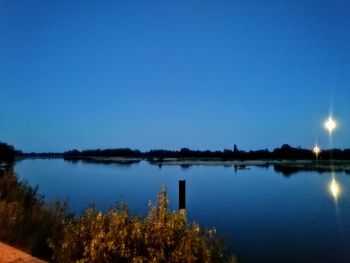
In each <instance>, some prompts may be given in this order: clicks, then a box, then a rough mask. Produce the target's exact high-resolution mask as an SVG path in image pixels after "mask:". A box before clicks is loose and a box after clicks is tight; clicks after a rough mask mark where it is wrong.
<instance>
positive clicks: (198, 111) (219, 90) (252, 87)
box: [0, 0, 350, 151]
mask: <svg viewBox="0 0 350 263" xmlns="http://www.w3.org/2000/svg"><path fill="white" fill-rule="evenodd" d="M349 10H350V4H349V3H348V1H332V0H329V1H320V0H315V1H307V0H304V1H301V0H300V1H281V0H278V1H249V0H248V1H247V0H241V1H234V0H233V1H189V0H186V1H173V0H171V1H170V0H162V1H35V0H34V1H25V0H23V1H16V0H8V1H6V0H0V33H1V34H0V55H1V56H0V99H1V100H0V101H1V110H0V140H1V141H4V142H7V143H10V144H13V145H15V147H16V148H19V149H22V150H24V151H64V150H68V149H72V148H77V149H86V148H112V147H131V148H138V149H141V150H148V149H152V148H167V149H179V148H181V147H190V148H195V149H213V150H214V149H223V148H232V147H233V144H237V145H238V148H240V149H244V150H249V149H258V148H269V149H272V148H274V147H277V146H280V145H281V144H283V143H289V144H291V145H293V146H302V147H312V146H313V144H314V143H315V141H316V140H317V141H318V142H319V144H321V146H323V147H326V148H327V147H328V136H327V134H326V133H325V131H324V129H323V127H322V122H323V120H324V119H325V118H326V117H327V116H328V114H329V112H330V110H332V111H333V114H334V116H335V118H337V119H338V120H339V122H340V128H339V129H338V131H337V132H336V133H335V134H334V138H333V144H334V146H336V147H340V148H350V74H349V72H350V18H349Z"/></svg>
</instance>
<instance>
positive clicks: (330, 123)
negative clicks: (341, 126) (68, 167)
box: [324, 116, 337, 134]
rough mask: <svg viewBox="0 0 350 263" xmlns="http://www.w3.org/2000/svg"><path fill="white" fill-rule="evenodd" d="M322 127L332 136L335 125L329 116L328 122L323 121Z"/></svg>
mask: <svg viewBox="0 0 350 263" xmlns="http://www.w3.org/2000/svg"><path fill="white" fill-rule="evenodd" d="M324 127H325V128H326V129H327V130H328V132H329V134H332V132H333V130H334V129H335V128H336V127H337V123H336V122H335V120H333V119H332V116H329V118H328V120H326V121H325V123H324Z"/></svg>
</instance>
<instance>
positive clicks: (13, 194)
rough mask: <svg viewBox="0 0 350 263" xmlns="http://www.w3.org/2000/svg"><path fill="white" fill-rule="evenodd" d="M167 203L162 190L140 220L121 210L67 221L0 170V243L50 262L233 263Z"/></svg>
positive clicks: (59, 209) (61, 208)
mask: <svg viewBox="0 0 350 263" xmlns="http://www.w3.org/2000/svg"><path fill="white" fill-rule="evenodd" d="M168 202H169V201H168V198H167V194H166V191H165V190H164V189H163V190H162V191H161V192H160V193H159V195H158V202H157V203H156V204H150V211H149V213H148V215H147V216H146V217H145V218H140V217H136V216H132V215H130V213H129V212H128V210H127V208H126V206H125V205H120V206H118V207H115V208H113V209H110V210H109V211H108V212H106V213H101V212H98V211H97V210H96V208H95V207H93V206H91V207H89V208H88V209H87V210H86V211H85V213H84V214H83V215H82V216H80V217H77V216H76V217H73V216H67V212H66V211H67V209H66V205H65V204H62V203H60V202H56V203H52V204H49V205H48V204H46V203H45V202H44V201H43V198H42V197H40V196H39V195H38V194H37V189H33V188H31V187H30V186H29V185H27V184H26V183H22V182H19V181H18V180H17V177H16V176H15V174H14V173H13V171H12V170H7V171H5V172H3V171H1V170H0V226H1V227H0V240H1V241H4V242H7V243H9V244H12V245H15V246H17V247H20V248H22V249H24V250H26V251H27V252H30V253H31V254H32V255H35V256H37V257H41V258H46V259H49V258H52V260H53V261H54V262H226V261H227V262H235V260H234V258H233V257H232V258H225V256H224V252H225V251H224V243H223V242H222V241H221V240H219V239H217V238H216V237H215V230H214V229H211V230H201V229H200V227H199V225H197V224H195V223H193V224H189V223H188V221H187V218H186V216H185V215H184V214H181V213H177V212H169V211H168Z"/></svg>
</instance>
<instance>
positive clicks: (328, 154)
mask: <svg viewBox="0 0 350 263" xmlns="http://www.w3.org/2000/svg"><path fill="white" fill-rule="evenodd" d="M91 156H94V157H127V158H145V159H149V160H152V159H158V161H159V160H161V159H164V158H178V159H186V158H196V159H212V158H217V159H223V160H261V159H264V160H278V159H281V160H282V159H283V160H313V159H315V154H314V153H313V152H312V150H310V149H303V148H300V147H298V148H294V147H292V146H290V145H288V144H283V145H282V146H281V147H280V148H276V149H274V150H273V151H269V150H268V149H264V150H256V151H242V150H239V149H238V148H237V146H236V145H235V146H234V148H233V149H232V150H230V149H224V150H223V151H210V150H206V151H200V150H191V149H188V148H182V149H181V150H179V151H170V150H150V151H147V152H141V151H139V150H132V149H130V148H119V149H105V150H101V149H97V150H84V151H78V150H72V151H67V152H65V153H64V154H63V157H64V158H65V159H67V160H69V159H70V160H72V159H83V158H87V157H91ZM318 158H319V159H320V160H330V159H337V160H350V149H345V150H341V149H331V150H324V151H322V152H321V153H320V154H319V156H318Z"/></svg>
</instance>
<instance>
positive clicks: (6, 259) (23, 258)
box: [0, 242, 46, 263]
mask: <svg viewBox="0 0 350 263" xmlns="http://www.w3.org/2000/svg"><path fill="white" fill-rule="evenodd" d="M14 262H16V263H46V261H43V260H41V259H38V258H35V257H32V256H31V255H29V254H27V253H25V252H23V251H21V250H18V249H16V248H14V247H11V246H9V245H6V244H4V243H2V242H0V263H14Z"/></svg>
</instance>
